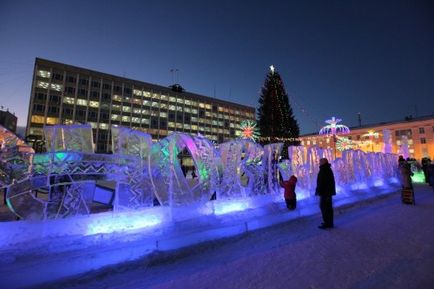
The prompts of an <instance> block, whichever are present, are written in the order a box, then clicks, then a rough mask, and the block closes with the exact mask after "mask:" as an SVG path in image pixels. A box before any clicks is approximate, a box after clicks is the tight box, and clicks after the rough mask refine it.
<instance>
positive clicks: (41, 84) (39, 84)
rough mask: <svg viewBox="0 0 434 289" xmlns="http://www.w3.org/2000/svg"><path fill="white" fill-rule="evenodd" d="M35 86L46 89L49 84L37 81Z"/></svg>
mask: <svg viewBox="0 0 434 289" xmlns="http://www.w3.org/2000/svg"><path fill="white" fill-rule="evenodd" d="M36 86H37V87H40V88H44V89H47V88H48V87H49V86H50V84H49V83H48V82H43V81H38V82H37V83H36Z"/></svg>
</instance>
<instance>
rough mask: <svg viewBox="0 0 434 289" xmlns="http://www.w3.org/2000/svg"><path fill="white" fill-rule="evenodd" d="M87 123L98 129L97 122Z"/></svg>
mask: <svg viewBox="0 0 434 289" xmlns="http://www.w3.org/2000/svg"><path fill="white" fill-rule="evenodd" d="M87 123H88V124H90V126H91V127H92V128H97V127H98V124H97V123H96V122H92V121H88V122H87Z"/></svg>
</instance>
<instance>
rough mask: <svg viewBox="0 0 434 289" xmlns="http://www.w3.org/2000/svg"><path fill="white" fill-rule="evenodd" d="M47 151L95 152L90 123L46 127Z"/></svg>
mask: <svg viewBox="0 0 434 289" xmlns="http://www.w3.org/2000/svg"><path fill="white" fill-rule="evenodd" d="M44 136H45V140H46V142H45V145H46V147H47V152H57V151H81V152H84V153H93V138H92V127H91V126H90V125H52V126H46V127H45V128H44Z"/></svg>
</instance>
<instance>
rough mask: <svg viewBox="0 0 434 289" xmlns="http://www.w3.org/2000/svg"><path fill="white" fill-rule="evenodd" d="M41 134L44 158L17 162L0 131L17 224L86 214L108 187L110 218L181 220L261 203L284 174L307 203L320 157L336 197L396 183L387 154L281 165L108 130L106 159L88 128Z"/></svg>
mask: <svg viewBox="0 0 434 289" xmlns="http://www.w3.org/2000/svg"><path fill="white" fill-rule="evenodd" d="M45 133H46V139H47V140H48V144H47V149H48V152H47V153H43V154H33V153H30V154H28V153H27V152H28V151H29V150H28V147H24V148H26V150H25V151H26V154H23V153H22V152H20V149H19V148H20V146H22V145H24V144H23V143H22V141H20V140H19V139H16V137H14V135H13V134H12V133H10V132H7V131H5V130H0V140H1V141H2V154H1V166H0V169H1V171H0V172H1V174H2V178H1V182H2V183H1V186H3V187H6V188H7V202H8V206H9V208H10V209H11V210H12V211H13V212H14V213H15V214H16V215H17V216H18V217H20V218H22V219H42V220H46V219H56V218H65V217H69V216H74V215H80V214H89V213H90V208H91V204H92V202H93V201H94V192H95V191H96V190H97V188H99V186H100V185H101V184H100V183H101V182H102V181H105V182H107V181H108V182H111V183H113V184H115V186H114V187H115V191H114V196H115V197H114V201H113V204H112V205H113V210H114V211H119V210H137V209H141V208H149V207H152V206H154V205H155V201H156V200H158V203H159V205H161V206H162V207H163V208H170V209H171V210H172V212H174V210H175V209H176V211H177V212H181V213H182V214H184V213H187V210H190V209H195V208H199V207H200V206H207V204H208V202H209V201H210V200H214V199H216V200H217V202H216V203H215V204H216V205H218V204H219V201H223V202H226V201H229V202H230V201H231V200H235V199H236V201H237V202H248V201H247V200H249V199H253V198H256V200H264V199H263V198H262V197H261V195H264V194H269V195H273V194H278V193H280V192H281V188H280V186H279V181H280V178H283V179H288V178H289V176H290V175H291V174H294V175H295V176H297V178H298V184H297V191H298V198H299V199H303V198H306V197H309V196H312V195H313V194H314V191H315V185H316V176H317V173H318V169H319V168H318V163H319V159H320V158H322V157H326V158H328V159H329V160H330V161H331V163H332V168H333V170H334V172H335V176H336V181H337V184H338V186H339V189H340V190H341V191H345V190H346V191H348V190H360V189H366V188H368V187H371V186H378V185H382V184H384V183H387V182H388V181H389V180H390V179H393V178H396V175H397V168H396V155H393V154H383V153H364V152H362V151H358V150H346V151H344V152H343V153H342V158H337V159H335V160H333V158H332V151H331V149H321V148H318V147H310V148H306V147H301V146H298V147H289V148H288V157H289V159H288V160H281V159H280V154H281V151H282V147H283V144H282V143H274V144H268V145H265V146H264V147H262V146H261V145H259V144H257V143H255V142H253V141H251V140H242V139H238V140H234V141H230V142H226V143H223V144H220V145H219V148H218V149H216V148H215V147H214V145H213V144H212V143H211V142H210V141H209V140H207V139H206V138H204V137H202V136H200V135H197V136H191V135H187V134H183V133H173V134H171V135H169V136H168V137H166V138H164V139H162V140H160V141H159V142H157V143H152V141H151V137H150V136H149V135H148V134H146V133H143V132H139V131H135V130H132V129H129V128H125V127H116V126H115V127H113V128H112V148H113V154H96V153H93V143H92V131H91V127H90V126H54V127H49V128H48V127H47V128H46V129H45ZM187 154H189V155H191V159H192V161H193V165H194V167H195V169H196V170H197V172H198V178H197V179H187V177H186V174H185V171H183V166H182V163H181V162H182V157H183V156H185V155H187ZM17 160H19V161H17ZM17 163H18V164H19V165H18V166H14V165H16V164H17ZM10 168H12V169H10ZM273 198H274V196H273ZM241 207H247V206H241ZM182 210H184V211H182ZM183 212H184V213H183ZM172 216H173V214H172Z"/></svg>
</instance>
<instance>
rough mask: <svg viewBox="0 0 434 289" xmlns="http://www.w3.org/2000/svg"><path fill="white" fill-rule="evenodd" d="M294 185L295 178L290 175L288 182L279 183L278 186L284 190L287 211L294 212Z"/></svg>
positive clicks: (295, 198) (295, 204) (295, 199)
mask: <svg viewBox="0 0 434 289" xmlns="http://www.w3.org/2000/svg"><path fill="white" fill-rule="evenodd" d="M296 184H297V178H296V177H295V176H294V175H292V176H291V177H290V178H289V180H287V181H281V182H280V186H281V187H282V188H284V189H285V194H284V197H285V203H286V207H287V208H288V209H289V210H295V208H296V207H297V195H296V194H295V186H296Z"/></svg>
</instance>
